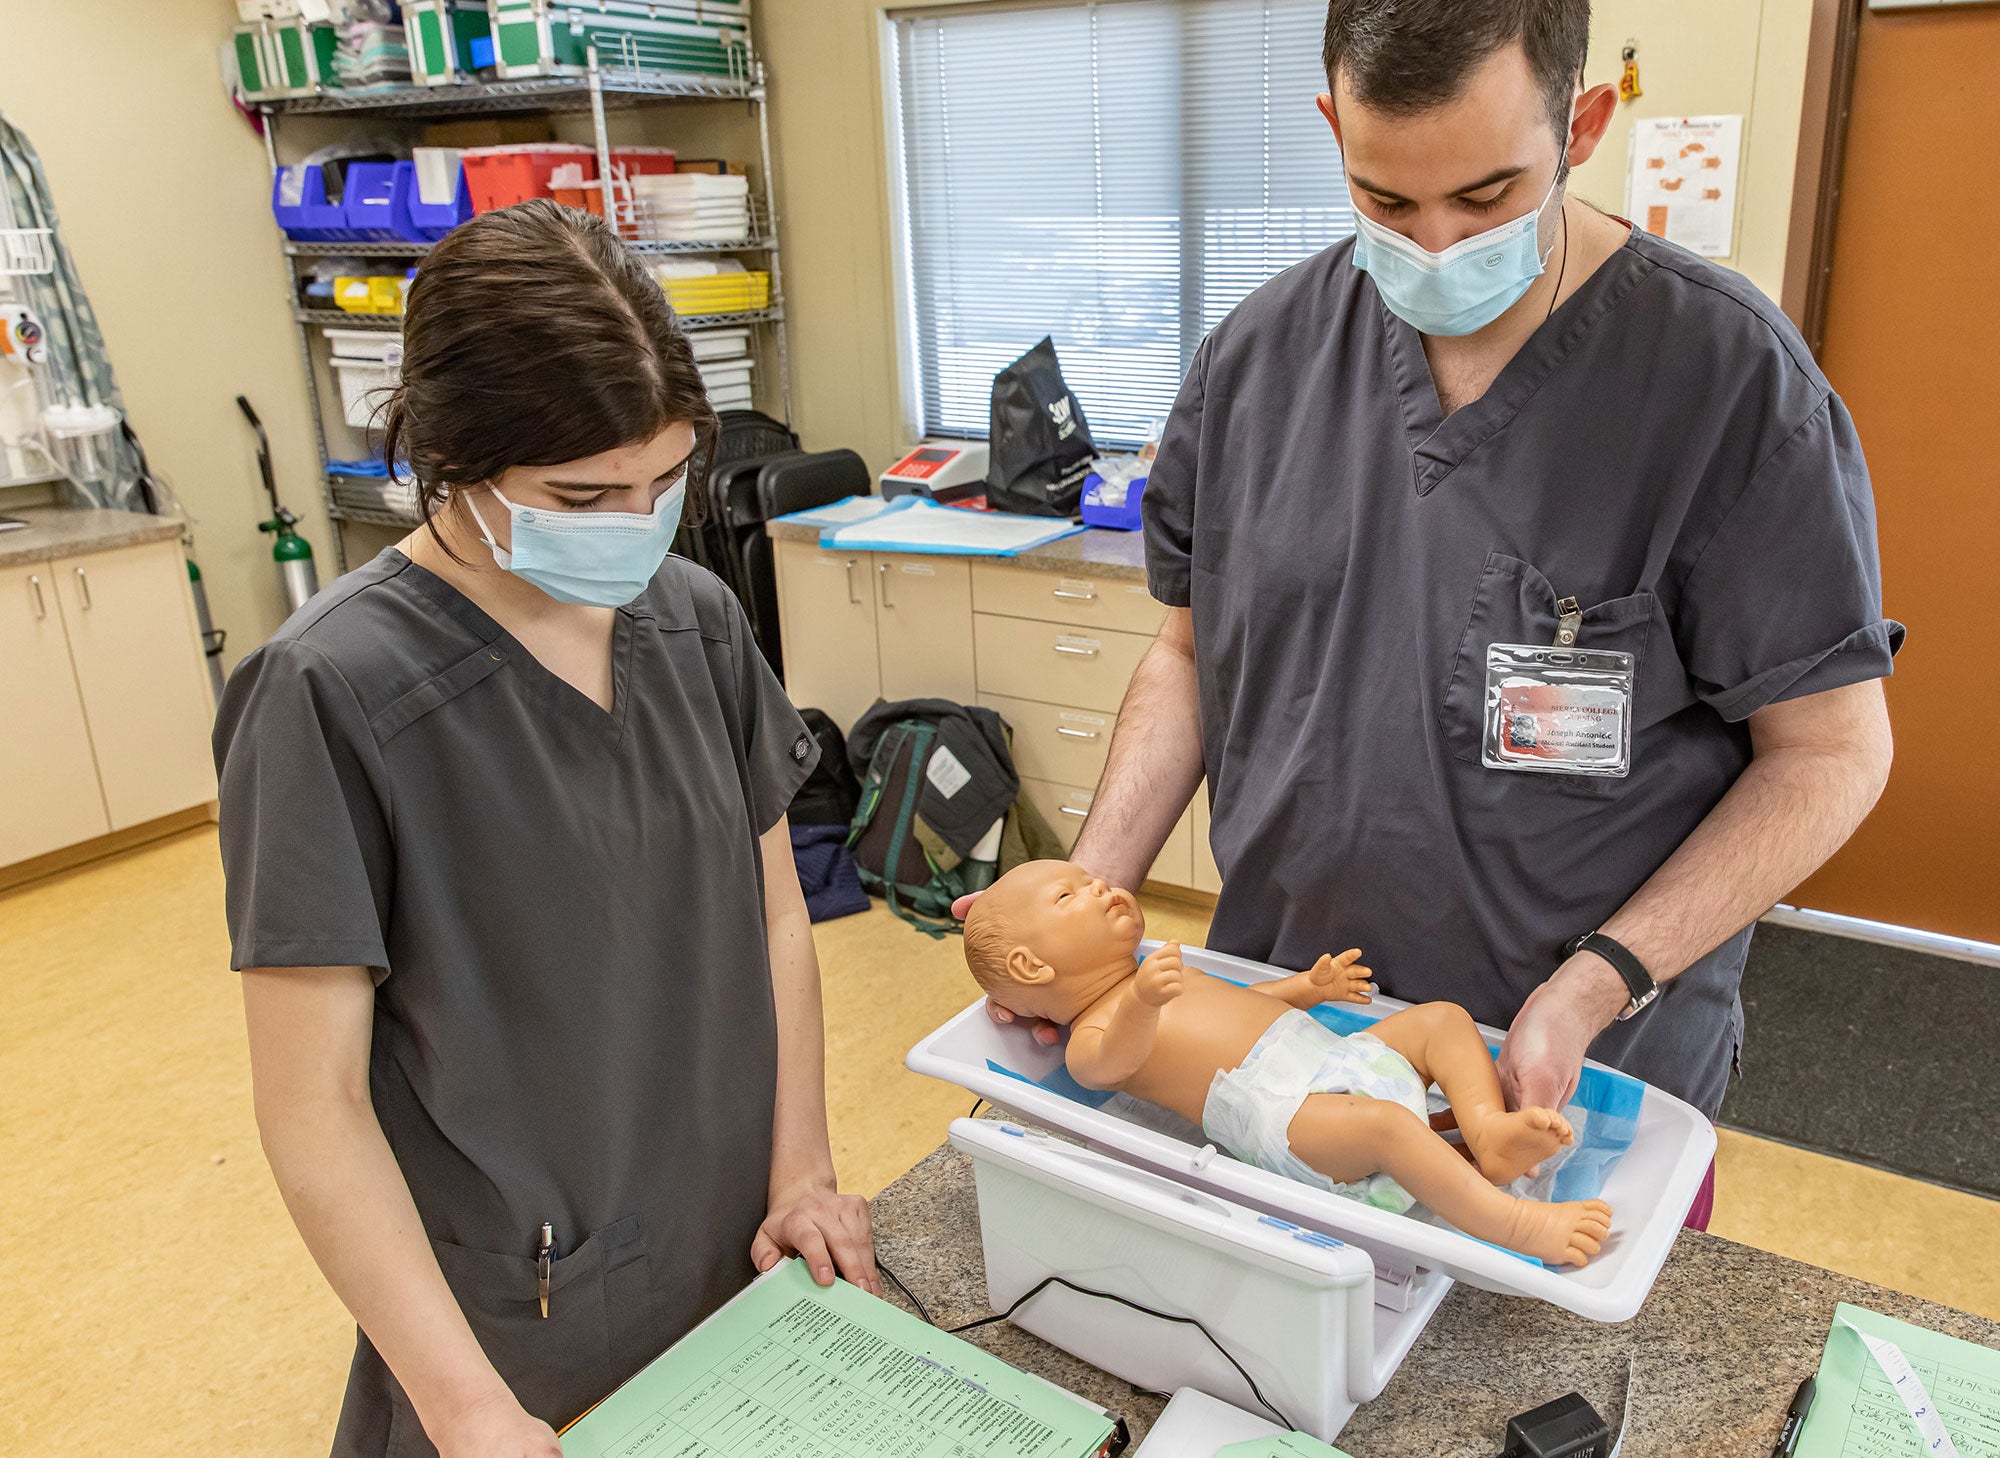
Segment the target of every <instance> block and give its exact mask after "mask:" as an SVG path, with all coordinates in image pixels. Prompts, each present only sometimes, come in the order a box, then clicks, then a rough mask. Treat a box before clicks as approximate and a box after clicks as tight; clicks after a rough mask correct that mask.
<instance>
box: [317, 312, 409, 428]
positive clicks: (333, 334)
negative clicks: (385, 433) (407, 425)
mask: <svg viewBox="0 0 2000 1458" xmlns="http://www.w3.org/2000/svg"><path fill="white" fill-rule="evenodd" d="M320 332H321V333H322V334H324V335H325V336H326V342H327V347H328V349H329V350H331V351H332V352H331V354H330V355H329V356H328V359H327V363H328V364H330V365H332V366H333V374H334V378H335V379H336V380H337V381H339V383H340V413H341V417H342V418H343V419H344V420H346V422H347V423H348V424H349V425H352V426H354V427H356V428H357V429H365V428H367V427H368V426H369V425H371V424H372V423H373V422H374V419H375V414H376V411H377V410H378V409H379V408H380V407H381V405H382V401H383V395H382V393H381V392H383V391H385V390H392V389H394V388H395V386H396V382H397V381H398V380H400V379H401V378H402V377H403V337H402V336H401V335H400V334H387V333H384V332H383V331H382V330H379V329H322V330H321V331H320Z"/></svg>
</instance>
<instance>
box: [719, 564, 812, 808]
mask: <svg viewBox="0 0 2000 1458" xmlns="http://www.w3.org/2000/svg"><path fill="white" fill-rule="evenodd" d="M728 601H729V650H730V652H731V654H732V655H734V657H735V661H736V706H737V712H738V713H739V714H740V715H741V716H742V718H741V721H740V722H741V724H742V726H743V755H744V763H745V773H746V777H747V778H746V782H745V785H744V789H745V792H746V793H747V795H748V797H749V803H750V815H751V829H753V830H754V831H756V833H757V834H759V835H762V834H763V833H764V832H765V831H767V830H769V829H770V828H771V827H772V826H774V825H776V824H777V823H778V819H779V817H780V816H782V815H783V814H784V813H785V812H786V811H787V810H789V809H791V806H792V796H794V795H796V794H797V793H798V792H799V786H800V785H803V784H804V783H805V782H806V776H807V775H809V774H811V773H812V772H813V766H814V765H816V764H818V763H819V741H818V740H816V739H814V738H813V736H812V731H811V730H809V729H807V728H806V721H805V720H804V719H801V718H800V717H799V711H798V710H797V709H795V708H793V707H792V701H791V699H789V698H788V697H786V695H785V688H784V685H783V684H781V683H779V682H778V676H777V675H776V674H775V673H773V672H771V665H770V664H769V663H767V662H765V660H764V655H763V653H762V651H761V650H759V648H758V647H757V642H756V639H754V638H753V637H752V636H751V633H750V620H749V619H748V618H747V617H745V616H744V614H743V605H742V604H741V603H739V602H738V601H737V600H736V599H735V598H734V597H733V596H732V597H730V598H729V600H728Z"/></svg>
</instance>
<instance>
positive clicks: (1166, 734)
mask: <svg viewBox="0 0 2000 1458" xmlns="http://www.w3.org/2000/svg"><path fill="white" fill-rule="evenodd" d="M1201 774H1202V759H1201V700H1200V696H1199V691H1198V689H1197V687H1196V680H1195V666H1194V629H1193V620H1192V617H1191V615H1190V614H1189V612H1188V610H1187V609H1186V608H1175V609H1173V610H1172V611H1170V612H1169V613H1168V614H1167V621H1166V623H1165V625H1164V626H1162V627H1161V629H1160V633H1159V636H1158V637H1157V638H1155V639H1154V640H1153V646H1152V647H1151V648H1149V649H1147V650H1146V656H1145V657H1144V658H1143V659H1141V660H1140V662H1139V667H1138V669H1137V670H1136V671H1135V672H1134V673H1133V675H1132V682H1131V684H1130V686H1129V687H1127V689H1126V690H1125V702H1124V703H1123V704H1122V705H1121V706H1120V707H1119V710H1118V724H1117V727H1116V728H1115V729H1114V730H1113V731H1112V735H1111V752H1110V755H1109V757H1108V758H1107V760H1106V762H1105V766H1104V774H1103V776H1102V778H1100V779H1099V780H1098V782H1097V794H1096V796H1095V797H1094V798H1093V799H1092V801H1091V805H1090V819H1089V820H1088V821H1087V822H1086V823H1085V825H1084V827H1083V833H1082V834H1081V835H1079V836H1078V837H1077V841H1076V848H1075V850H1074V851H1072V852H1071V859H1072V860H1074V861H1075V862H1076V863H1077V864H1078V865H1080V866H1082V867H1084V868H1085V869H1086V870H1090V871H1094V872H1096V873H1097V874H1098V875H1100V876H1102V877H1104V879H1105V880H1107V881H1109V882H1111V883H1112V884H1113V885H1114V886H1124V887H1128V888H1136V887H1137V886H1138V885H1139V883H1140V882H1141V881H1142V880H1144V879H1145V875H1146V872H1147V871H1148V870H1149V869H1150V868H1151V867H1152V864H1153V861H1154V858H1155V857H1157V856H1158V855H1159V853H1160V847H1161V846H1163V845H1165V844H1166V840H1167V836H1168V834H1169V833H1170V832H1171V831H1172V830H1173V828H1174V822H1175V821H1177V820H1179V819H1180V816H1181V812H1182V811H1183V810H1185V809H1187V806H1188V801H1189V800H1191V799H1192V798H1193V797H1194V791H1195V786H1196V785H1198V784H1200V783H1201Z"/></svg>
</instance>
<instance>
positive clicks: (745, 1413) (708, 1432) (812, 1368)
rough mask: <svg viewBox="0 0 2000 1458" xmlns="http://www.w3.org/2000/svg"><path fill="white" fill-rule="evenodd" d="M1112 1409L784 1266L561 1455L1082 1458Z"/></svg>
mask: <svg viewBox="0 0 2000 1458" xmlns="http://www.w3.org/2000/svg"><path fill="white" fill-rule="evenodd" d="M1111 1430H1112V1422H1111V1419H1110V1418H1109V1417H1108V1416H1106V1415H1105V1414H1104V1413H1103V1412H1102V1411H1101V1410H1099V1409H1097V1408H1094V1407H1091V1406H1090V1405H1088V1404H1086V1403H1084V1402H1082V1401H1081V1400H1080V1399H1078V1398H1076V1397H1073V1396H1071V1395H1070V1394H1069V1393H1067V1392H1064V1391H1062V1390H1061V1389H1059V1388H1056V1387H1052V1386H1050V1385H1048V1384H1047V1383H1044V1382H1041V1381H1040V1380H1039V1379H1037V1378H1034V1377H1031V1376H1028V1375H1027V1374H1025V1373H1022V1372H1019V1371H1016V1370H1015V1369H1013V1368H1011V1367H1009V1366H1007V1365H1006V1364H1005V1363H1004V1362H1002V1361H1000V1360H999V1359H998V1358H997V1357H993V1356H991V1355H989V1354H988V1353H986V1352H983V1351H981V1350H980V1349H979V1348H977V1347H975V1346H973V1345H971V1344H970V1343H968V1342H965V1341H962V1340H960V1339H959V1338H956V1337H953V1336H950V1335H949V1334H947V1333H944V1332H941V1331H938V1330H937V1329H936V1328H935V1327H932V1326H930V1325H928V1324H927V1323H925V1322H922V1321H919V1320H917V1319H916V1318H915V1317H913V1316H909V1315H907V1314H906V1313H904V1312H902V1311H900V1310H898V1309H897V1308H896V1307H894V1306H891V1305H889V1304H888V1303H887V1302H884V1301H878V1300H876V1299H875V1298H874V1297H872V1296H869V1295H867V1294H865V1293H863V1292H861V1291H857V1290H855V1289H854V1288H853V1287H851V1286H848V1285H846V1284H845V1283H839V1284H836V1285H835V1286H833V1287H832V1288H830V1289H821V1288H819V1287H817V1286H815V1285H814V1284H813V1282H812V1279H811V1277H810V1276H809V1275H808V1274H807V1273H806V1270H805V1267H804V1266H803V1265H802V1264H800V1263H799V1262H797V1261H790V1262H787V1263H786V1264H785V1265H782V1266H779V1267H778V1268H776V1270H775V1271H774V1272H773V1273H772V1274H771V1275H768V1276H766V1277H764V1278H762V1279H761V1280H759V1281H757V1282H756V1283H754V1284H753V1285H752V1286H751V1287H750V1288H749V1289H748V1290H746V1291H745V1292H744V1293H743V1294H742V1295H741V1296H739V1297H737V1298H736V1299H735V1300H734V1301H732V1302H730V1304H729V1305H727V1306H725V1307H724V1308H723V1309H722V1310H721V1311H719V1312H717V1313H716V1314H715V1315H714V1316H712V1317H710V1318H709V1319H708V1320H707V1321H705V1322H703V1323H702V1325H701V1326H699V1327H697V1328H696V1329H695V1330H694V1331H693V1332H691V1333H690V1334H689V1335H688V1336H687V1337H686V1338H685V1339H683V1340H682V1341H681V1342H679V1343H678V1344H676V1345H675V1346H674V1347H672V1348H671V1349H669V1350H668V1351H667V1352H666V1353H664V1354H663V1355H662V1356H661V1357H659V1358H658V1359H657V1360H656V1361H654V1362H653V1363H652V1364H651V1365H650V1366H648V1367H647V1368H646V1369H645V1370H644V1371H642V1372H640V1373H639V1375H638V1376H636V1377H634V1378H633V1379H632V1380H631V1381H630V1382H628V1383H626V1384H625V1386H623V1387H621V1388H620V1389H618V1391H617V1392H615V1393H613V1394H612V1395H611V1396H610V1397H609V1398H607V1399H606V1400H605V1401H604V1402H602V1403H600V1404H599V1405H598V1406H597V1407H595V1408H593V1409H592V1410H591V1411H590V1412H588V1413H586V1414H585V1415H584V1416H583V1417H582V1418H581V1419H579V1420H578V1421H577V1422H576V1423H575V1424H574V1425H572V1426H571V1427H570V1428H569V1430H568V1431H567V1432H565V1433H564V1435H563V1440H562V1444H563V1453H564V1458H874V1455H882V1458H989V1455H990V1458H1083V1455H1086V1454H1089V1453H1094V1452H1095V1451H1096V1450H1097V1448H1098V1446H1099V1445H1101V1444H1102V1443H1103V1441H1104V1439H1105V1438H1107V1437H1108V1436H1109V1435H1110V1433H1111Z"/></svg>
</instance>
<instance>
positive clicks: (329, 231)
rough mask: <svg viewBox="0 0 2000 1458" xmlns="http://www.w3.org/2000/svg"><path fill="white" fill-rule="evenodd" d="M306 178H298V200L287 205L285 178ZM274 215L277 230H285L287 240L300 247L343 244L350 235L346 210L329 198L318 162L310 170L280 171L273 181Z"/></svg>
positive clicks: (295, 167) (305, 167)
mask: <svg viewBox="0 0 2000 1458" xmlns="http://www.w3.org/2000/svg"><path fill="white" fill-rule="evenodd" d="M300 173H303V174H304V175H303V176H302V177H300V178H299V182H300V189H299V200H298V202H297V203H296V204H292V205H287V204H286V203H285V201H284V197H285V178H286V177H287V175H294V176H296V175H298V174H300ZM271 215H272V216H273V217H274V218H276V219H277V220H278V226H279V227H280V228H283V229H284V230H285V236H286V237H288V238H290V239H292V240H293V241H294V242H298V243H343V242H347V241H349V234H348V231H347V210H346V208H344V207H342V206H341V204H339V203H337V202H328V201H327V198H326V177H325V175H324V174H323V173H322V172H321V171H320V167H319V164H318V163H317V162H315V163H312V164H311V165H310V166H308V165H306V164H304V163H294V164H293V165H292V166H290V167H281V168H279V169H278V172H277V175H276V176H274V177H273V178H272V179H271Z"/></svg>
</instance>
